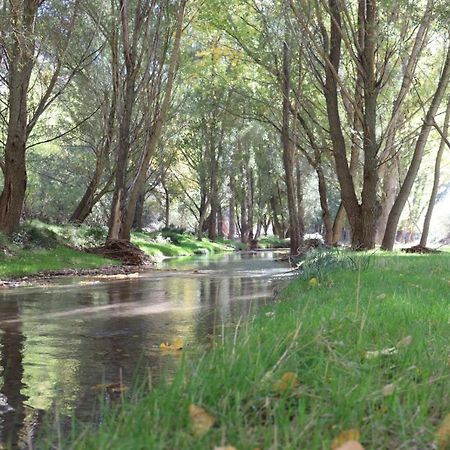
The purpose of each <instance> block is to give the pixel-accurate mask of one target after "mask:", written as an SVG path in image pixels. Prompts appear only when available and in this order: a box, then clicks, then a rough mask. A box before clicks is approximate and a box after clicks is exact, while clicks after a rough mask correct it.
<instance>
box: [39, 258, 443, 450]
mask: <svg viewBox="0 0 450 450" xmlns="http://www.w3.org/2000/svg"><path fill="white" fill-rule="evenodd" d="M374 259H375V260H374V262H373V264H371V265H370V267H368V268H366V270H360V271H358V270H356V271H355V270H348V269H343V268H337V269H336V270H335V271H330V272H327V273H326V276H324V277H323V279H321V280H320V282H318V283H317V284H310V283H309V282H308V280H307V279H301V278H299V279H297V280H295V281H293V282H292V283H290V284H289V286H287V287H286V289H284V290H283V291H282V293H281V295H280V297H279V299H278V301H276V302H275V303H273V304H272V305H270V306H269V307H268V308H267V309H265V310H263V311H262V312H261V313H260V314H259V315H258V316H257V317H256V318H255V319H254V320H253V321H252V323H250V324H243V325H241V326H240V328H239V329H238V330H235V329H234V328H231V329H227V328H225V337H224V344H222V339H221V338H220V339H218V341H217V342H216V345H215V346H214V347H213V349H212V350H208V351H207V354H206V356H205V357H203V358H201V359H199V358H198V357H196V356H195V355H189V354H188V355H185V358H184V363H183V364H182V367H181V369H180V370H179V372H178V373H177V375H176V376H175V378H174V379H173V380H170V381H167V382H166V383H164V382H163V383H162V384H160V385H159V386H157V387H156V388H155V389H152V390H151V391H150V392H145V390H144V391H142V392H139V394H136V393H135V395H134V396H133V398H134V399H135V400H133V401H131V400H130V401H127V402H125V403H124V404H123V405H122V406H120V407H118V408H117V409H115V410H113V411H110V412H108V411H106V412H105V417H104V419H103V420H102V424H101V425H100V427H99V429H98V430H89V429H88V430H84V432H83V433H80V430H74V432H73V435H72V436H71V437H70V438H69V441H68V442H65V443H64V445H63V447H64V448H67V449H93V448H95V449H125V448H127V449H128V448H130V449H131V448H133V449H137V448H151V449H175V448H176V449H179V450H183V449H186V450H187V449H212V448H214V447H215V446H223V445H225V444H226V445H232V446H234V447H236V448H237V449H255V448H261V449H268V448H280V449H311V450H315V449H317V450H319V449H329V448H330V446H331V441H332V440H333V439H334V438H335V437H336V436H337V435H338V434H339V433H340V431H341V430H346V429H357V430H359V432H360V441H361V443H362V444H363V445H364V447H365V448H367V449H377V450H378V449H379V450H383V449H384V450H388V449H394V448H405V449H406V448H408V449H409V448H434V447H433V444H432V443H433V441H434V440H435V433H436V430H437V429H438V427H439V424H440V422H441V421H442V419H443V418H444V417H445V415H446V414H447V413H448V412H449V405H450V377H449V365H448V364H449V361H448V356H449V355H448V352H449V347H448V343H449V342H450V328H449V312H450V311H449V298H450V295H449V294H450V286H449V281H450V255H449V254H447V253H443V254H437V255H403V254H398V253H395V254H389V255H379V256H376V257H375V258H374ZM405 338H407V339H406V340H405ZM402 342H403V344H401V343H402ZM405 343H406V344H405ZM389 348H394V349H395V351H394V352H391V353H389V355H379V356H375V357H370V358H369V357H368V355H369V354H368V353H367V352H375V351H377V350H383V349H389ZM183 351H184V350H183ZM287 372H289V373H292V374H295V379H296V380H298V383H296V384H295V386H292V388H290V389H286V390H282V391H281V392H280V391H279V390H275V389H274V387H273V386H274V383H276V382H277V380H280V379H283V374H286V373H287ZM297 384H298V385H297ZM387 386H388V388H386V387H387ZM190 404H195V405H199V406H201V407H202V408H204V409H205V411H208V413H209V414H211V415H213V416H214V417H216V418H217V426H215V427H212V428H211V429H210V430H209V431H208V432H206V433H205V435H204V436H202V437H195V436H194V434H193V433H192V427H191V425H190V422H189V420H190V419H189V412H188V409H189V405H190ZM49 439H50V440H51V437H49ZM43 448H45V445H44V444H43Z"/></svg>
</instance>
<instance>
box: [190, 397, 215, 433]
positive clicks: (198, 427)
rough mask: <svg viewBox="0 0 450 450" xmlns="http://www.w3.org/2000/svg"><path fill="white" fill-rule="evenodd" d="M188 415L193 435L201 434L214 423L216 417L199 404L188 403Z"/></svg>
mask: <svg viewBox="0 0 450 450" xmlns="http://www.w3.org/2000/svg"><path fill="white" fill-rule="evenodd" d="M189 417H190V419H191V427H192V432H193V433H194V436H196V437H200V436H203V435H204V434H205V433H206V432H207V431H208V430H209V429H210V428H211V427H212V426H213V425H214V424H215V423H216V418H215V417H214V416H212V415H211V414H209V413H208V412H207V411H206V410H205V409H203V408H202V407H201V406H197V405H194V404H191V405H189Z"/></svg>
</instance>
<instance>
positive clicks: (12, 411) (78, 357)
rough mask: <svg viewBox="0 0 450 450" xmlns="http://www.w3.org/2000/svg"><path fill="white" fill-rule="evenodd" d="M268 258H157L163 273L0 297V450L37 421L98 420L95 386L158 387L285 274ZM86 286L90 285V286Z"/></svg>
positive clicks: (22, 440) (26, 437)
mask: <svg viewBox="0 0 450 450" xmlns="http://www.w3.org/2000/svg"><path fill="white" fill-rule="evenodd" d="M273 258H274V255H273V254H272V253H271V252H261V253H257V254H227V255H220V256H215V257H197V258H190V259H183V260H170V261H165V262H164V263H163V264H162V265H161V269H163V270H165V271H163V272H154V271H153V272H148V273H144V274H142V275H141V276H140V277H138V278H132V279H129V280H123V281H112V282H102V283H97V282H96V280H86V279H83V280H82V284H80V281H81V280H80V279H76V278H72V279H65V280H60V281H58V283H59V284H58V285H53V286H50V287H46V288H42V287H41V288H28V289H16V290H12V291H5V292H2V293H0V448H1V446H2V443H3V445H6V447H7V448H9V447H13V448H28V447H29V443H30V442H31V441H33V440H34V438H35V435H36V433H37V432H38V431H39V429H40V428H41V429H46V427H47V426H48V424H46V425H42V423H43V416H47V420H45V421H44V423H45V422H48V421H49V420H50V419H49V417H51V416H52V414H53V412H54V411H55V410H57V411H58V415H59V419H58V420H60V421H61V418H62V422H63V423H64V422H68V423H70V418H71V417H73V416H75V417H77V418H78V419H79V420H81V421H85V422H89V421H97V420H98V419H99V418H98V402H99V399H100V391H99V389H98V386H99V385H105V384H109V383H112V384H117V383H123V384H124V385H127V386H129V385H131V384H132V383H133V380H134V379H135V377H138V378H139V377H143V376H144V375H146V373H147V371H148V370H150V371H151V374H152V379H153V380H154V382H157V381H158V380H159V379H160V378H161V377H162V376H170V375H171V374H173V373H174V371H175V370H176V368H177V367H178V364H179V358H177V357H175V356H173V355H170V354H169V355H168V354H163V353H162V352H161V351H160V349H159V344H160V343H161V342H165V341H168V342H171V341H173V340H174V339H175V338H177V337H181V338H182V339H183V340H184V341H185V342H186V343H187V344H188V345H190V346H192V347H193V348H197V347H199V348H202V346H203V345H204V344H207V343H208V342H209V341H210V339H211V338H212V337H214V336H217V335H220V333H221V332H222V329H223V327H224V326H225V327H227V326H232V325H233V324H234V323H236V322H238V321H239V320H242V319H245V318H247V317H249V316H251V315H253V314H254V313H255V311H256V310H257V308H258V307H260V306H261V305H264V304H266V303H267V302H268V301H270V300H271V298H272V297H273V283H279V282H280V281H279V280H280V279H282V278H279V277H278V276H279V275H281V274H283V273H285V272H286V266H285V265H281V264H280V263H277V262H274V260H273ZM91 281H92V284H90V282H91Z"/></svg>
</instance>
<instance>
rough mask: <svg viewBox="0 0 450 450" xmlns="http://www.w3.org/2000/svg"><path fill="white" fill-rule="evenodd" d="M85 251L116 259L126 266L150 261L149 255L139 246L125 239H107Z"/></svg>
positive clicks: (139, 264)
mask: <svg viewBox="0 0 450 450" xmlns="http://www.w3.org/2000/svg"><path fill="white" fill-rule="evenodd" d="M87 251H88V252H89V253H95V254H96V255H101V256H104V257H105V258H110V259H117V260H119V261H122V263H123V264H125V265H127V266H141V265H143V264H147V263H149V262H150V259H149V257H148V256H147V255H146V254H145V253H144V252H143V251H142V250H141V249H140V248H139V247H137V246H136V245H134V244H132V243H131V242H129V241H125V240H113V241H107V242H106V243H105V245H103V246H101V247H96V248H91V249H88V250H87Z"/></svg>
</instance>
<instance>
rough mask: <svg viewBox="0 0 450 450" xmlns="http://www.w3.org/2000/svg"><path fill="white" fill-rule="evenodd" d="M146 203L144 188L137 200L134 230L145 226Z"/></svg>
mask: <svg viewBox="0 0 450 450" xmlns="http://www.w3.org/2000/svg"><path fill="white" fill-rule="evenodd" d="M144 203H145V191H144V190H142V191H141V192H140V193H139V197H138V200H137V202H136V210H135V212H134V218H133V225H132V228H133V229H134V230H142V228H144Z"/></svg>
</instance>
